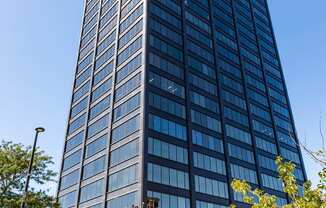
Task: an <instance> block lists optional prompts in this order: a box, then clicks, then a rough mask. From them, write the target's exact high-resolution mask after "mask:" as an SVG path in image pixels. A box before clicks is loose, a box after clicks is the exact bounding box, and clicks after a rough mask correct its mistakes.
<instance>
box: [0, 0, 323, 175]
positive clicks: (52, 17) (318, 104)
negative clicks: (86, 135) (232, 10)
mask: <svg viewBox="0 0 326 208" xmlns="http://www.w3.org/2000/svg"><path fill="white" fill-rule="evenodd" d="M325 7H326V2H325V1H324V0H314V1H313V2H309V3H307V1H303V0H299V1H294V0H291V1H290V0H289V1H281V0H273V1H270V10H271V14H272V20H273V24H274V29H275V33H276V38H277V43H278V46H279V51H280V54H281V59H282V64H283V68H284V73H285V78H286V81H287V87H288V91H289V94H290V100H291V104H292V110H293V112H294V117H295V121H296V127H297V130H298V132H299V135H300V137H302V138H304V137H305V138H306V140H307V144H308V145H309V146H310V147H311V148H318V147H320V136H319V119H320V117H321V116H323V122H324V123H325V125H324V126H323V128H324V130H325V131H326V108H325V103H326V94H325V92H326V84H325V83H326V63H325V61H326V47H325V46H326V24H325V19H326V13H325V12H324V8H325ZM1 8H2V9H1V13H0V25H1V32H0V46H1V50H0V63H1V65H0V71H1V76H0V95H1V97H2V99H1V104H0V107H1V108H0V117H1V119H0V139H6V140H13V141H15V142H21V143H24V144H32V142H33V136H34V128H35V127H36V126H38V125H42V126H44V127H45V128H46V132H45V133H44V134H43V135H42V136H40V138H39V139H40V140H39V143H38V144H39V145H40V146H41V147H42V148H43V149H44V150H46V152H48V154H50V155H52V156H53V157H54V160H55V162H56V165H55V168H57V169H58V167H59V166H60V159H61V154H62V149H63V140H64V132H65V126H66V120H67V115H68V106H69V102H70V97H71V90H72V82H73V75H74V69H75V61H76V56H77V46H78V41H79V32H80V23H81V14H82V0H68V1H67V0H55V1H52V0H30V1H21V0H2V1H1ZM305 165H306V169H307V173H308V176H309V177H310V178H311V179H312V180H313V181H316V173H317V170H318V166H317V165H315V164H314V163H313V162H311V161H310V160H309V159H308V158H307V157H306V156H305Z"/></svg>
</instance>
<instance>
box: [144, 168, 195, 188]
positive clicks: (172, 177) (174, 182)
mask: <svg viewBox="0 0 326 208" xmlns="http://www.w3.org/2000/svg"><path fill="white" fill-rule="evenodd" d="M147 171H148V178H147V179H148V181H151V182H154V183H160V184H164V185H168V186H173V187H177V188H181V189H189V175H188V173H186V172H183V171H180V170H176V169H172V168H168V167H165V166H160V165H156V164H153V163H148V166H147Z"/></svg>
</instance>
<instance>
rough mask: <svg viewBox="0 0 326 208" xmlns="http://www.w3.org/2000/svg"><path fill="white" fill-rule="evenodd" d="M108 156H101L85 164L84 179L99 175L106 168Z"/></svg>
mask: <svg viewBox="0 0 326 208" xmlns="http://www.w3.org/2000/svg"><path fill="white" fill-rule="evenodd" d="M105 164H106V156H103V157H100V158H99V159H96V160H94V161H92V162H91V163H88V164H86V165H84V171H83V180H85V179H87V178H90V177H92V176H94V175H97V174H99V173H101V172H103V171H104V170H105Z"/></svg>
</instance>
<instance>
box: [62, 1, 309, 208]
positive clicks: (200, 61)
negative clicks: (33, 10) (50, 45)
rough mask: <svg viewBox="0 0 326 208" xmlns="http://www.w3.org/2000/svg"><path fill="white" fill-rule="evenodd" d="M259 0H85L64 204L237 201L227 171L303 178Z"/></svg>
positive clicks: (269, 187) (209, 207)
mask: <svg viewBox="0 0 326 208" xmlns="http://www.w3.org/2000/svg"><path fill="white" fill-rule="evenodd" d="M296 141H297V135H296V131H295V127H294V121H293V116H292V112H291V109H290V103H289V99H288V95H287V90H286V87H285V83H284V76H283V72H282V67H281V63H280V59H279V55H278V51H277V48H276V43H275V37H274V34H273V29H272V24H271V20H270V15H269V11H268V6H267V2H266V0H86V1H85V9H84V19H83V23H82V30H81V41H80V48H79V53H78V63H77V67H76V77H75V82H74V86H73V95H72V99H71V109H70V113H69V118H68V127H67V131H66V141H65V148H64V154H63V162H62V170H61V173H60V184H59V190H58V198H59V200H60V202H61V203H62V206H63V208H67V207H83V208H84V207H85V208H86V207H92V208H95V207H96V208H97V207H99V208H102V207H109V208H131V207H133V206H134V207H137V206H138V207H139V208H140V207H141V206H142V202H145V201H146V199H147V197H155V198H158V199H159V207H160V208H195V207H196V208H223V207H226V206H228V205H229V204H230V203H237V204H239V205H240V206H242V207H244V206H245V204H243V203H242V196H241V195H239V194H235V193H233V191H232V189H231V187H230V183H231V181H232V180H233V179H234V178H239V179H243V180H246V181H248V182H250V184H251V185H252V186H253V187H259V188H261V189H263V190H265V191H266V192H268V193H270V194H275V195H276V196H277V197H278V203H279V204H284V203H286V201H287V196H286V195H285V194H284V193H283V192H282V183H281V182H280V181H279V180H278V178H277V173H276V167H275V163H274V159H275V157H276V155H282V156H283V157H284V158H285V159H287V160H291V161H293V162H294V163H295V164H296V165H297V168H296V171H295V175H296V176H297V178H298V181H299V183H300V184H302V183H303V181H304V180H305V179H306V175H305V171H304V167H303V163H302V156H301V153H300V149H299V147H298V146H297V145H296Z"/></svg>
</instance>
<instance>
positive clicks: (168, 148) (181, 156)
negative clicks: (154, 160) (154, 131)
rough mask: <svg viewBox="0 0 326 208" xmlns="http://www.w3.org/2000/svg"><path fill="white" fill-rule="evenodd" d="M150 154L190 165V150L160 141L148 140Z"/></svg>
mask: <svg viewBox="0 0 326 208" xmlns="http://www.w3.org/2000/svg"><path fill="white" fill-rule="evenodd" d="M148 154H151V155H155V156H158V157H161V158H165V159H168V160H172V161H176V162H180V163H184V164H188V150H187V149H185V148H182V147H179V146H176V145H173V144H169V143H166V142H163V141H161V140H158V139H154V138H151V137H149V138H148Z"/></svg>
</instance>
